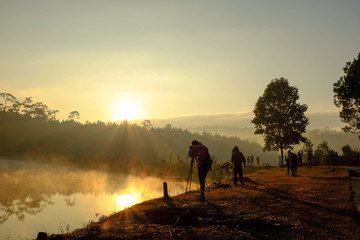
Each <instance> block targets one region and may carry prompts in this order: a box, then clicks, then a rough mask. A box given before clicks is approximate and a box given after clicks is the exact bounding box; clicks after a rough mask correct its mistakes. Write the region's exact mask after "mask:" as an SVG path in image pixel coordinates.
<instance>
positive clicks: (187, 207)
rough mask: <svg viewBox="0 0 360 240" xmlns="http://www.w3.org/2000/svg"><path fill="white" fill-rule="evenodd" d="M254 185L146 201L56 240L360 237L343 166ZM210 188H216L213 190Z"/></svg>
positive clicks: (271, 174)
mask: <svg viewBox="0 0 360 240" xmlns="http://www.w3.org/2000/svg"><path fill="white" fill-rule="evenodd" d="M245 184H246V186H239V185H237V186H234V185H233V184H232V183H230V184H227V185H222V186H215V185H210V187H209V188H207V191H206V197H207V201H206V202H198V201H196V200H195V196H197V195H198V194H199V192H198V191H194V192H191V193H186V194H185V195H184V194H183V195H178V196H175V197H172V198H171V199H170V200H164V199H154V200H150V201H146V202H143V203H140V204H137V205H135V206H132V207H131V208H128V209H125V210H124V211H121V212H118V213H116V214H114V215H112V216H109V217H107V218H104V219H102V220H101V221H100V222H97V223H92V224H89V225H88V226H87V227H86V228H82V229H78V230H76V231H74V232H72V233H68V234H65V235H63V236H57V235H53V236H51V238H52V239H55V238H58V239H360V221H359V220H360V218H359V215H358V213H357V212H356V210H355V207H354V204H353V202H352V190H351V182H350V177H349V176H348V172H347V170H345V169H343V168H341V167H313V168H311V169H308V168H306V167H300V168H299V170H298V176H295V177H293V176H290V175H287V174H286V169H285V168H273V169H270V170H261V171H258V172H256V173H253V174H249V175H245ZM209 190H210V191H209Z"/></svg>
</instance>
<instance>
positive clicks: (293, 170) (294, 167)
mask: <svg viewBox="0 0 360 240" xmlns="http://www.w3.org/2000/svg"><path fill="white" fill-rule="evenodd" d="M288 157H289V161H290V167H291V175H292V176H296V175H297V166H298V156H297V155H296V154H295V153H292V152H291V150H289V151H288ZM288 171H289V170H288Z"/></svg>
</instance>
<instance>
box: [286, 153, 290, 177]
mask: <svg viewBox="0 0 360 240" xmlns="http://www.w3.org/2000/svg"><path fill="white" fill-rule="evenodd" d="M285 162H286V167H287V174H288V175H289V173H290V155H289V154H288V155H287V156H286V157H285Z"/></svg>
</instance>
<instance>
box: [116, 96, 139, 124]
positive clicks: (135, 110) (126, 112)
mask: <svg viewBox="0 0 360 240" xmlns="http://www.w3.org/2000/svg"><path fill="white" fill-rule="evenodd" d="M111 111H112V112H113V115H114V120H121V121H123V120H125V119H126V120H134V119H138V118H140V114H141V107H140V103H139V102H138V101H137V100H135V99H130V98H127V99H121V100H119V101H118V102H117V103H116V104H115V105H113V107H112V110H111Z"/></svg>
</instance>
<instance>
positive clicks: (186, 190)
mask: <svg viewBox="0 0 360 240" xmlns="http://www.w3.org/2000/svg"><path fill="white" fill-rule="evenodd" d="M193 165H194V158H192V159H191V164H190V169H189V174H188V178H187V182H186V188H185V195H184V199H185V196H186V193H187V192H188V186H189V192H191V179H192V172H193ZM189 183H190V184H189Z"/></svg>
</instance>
